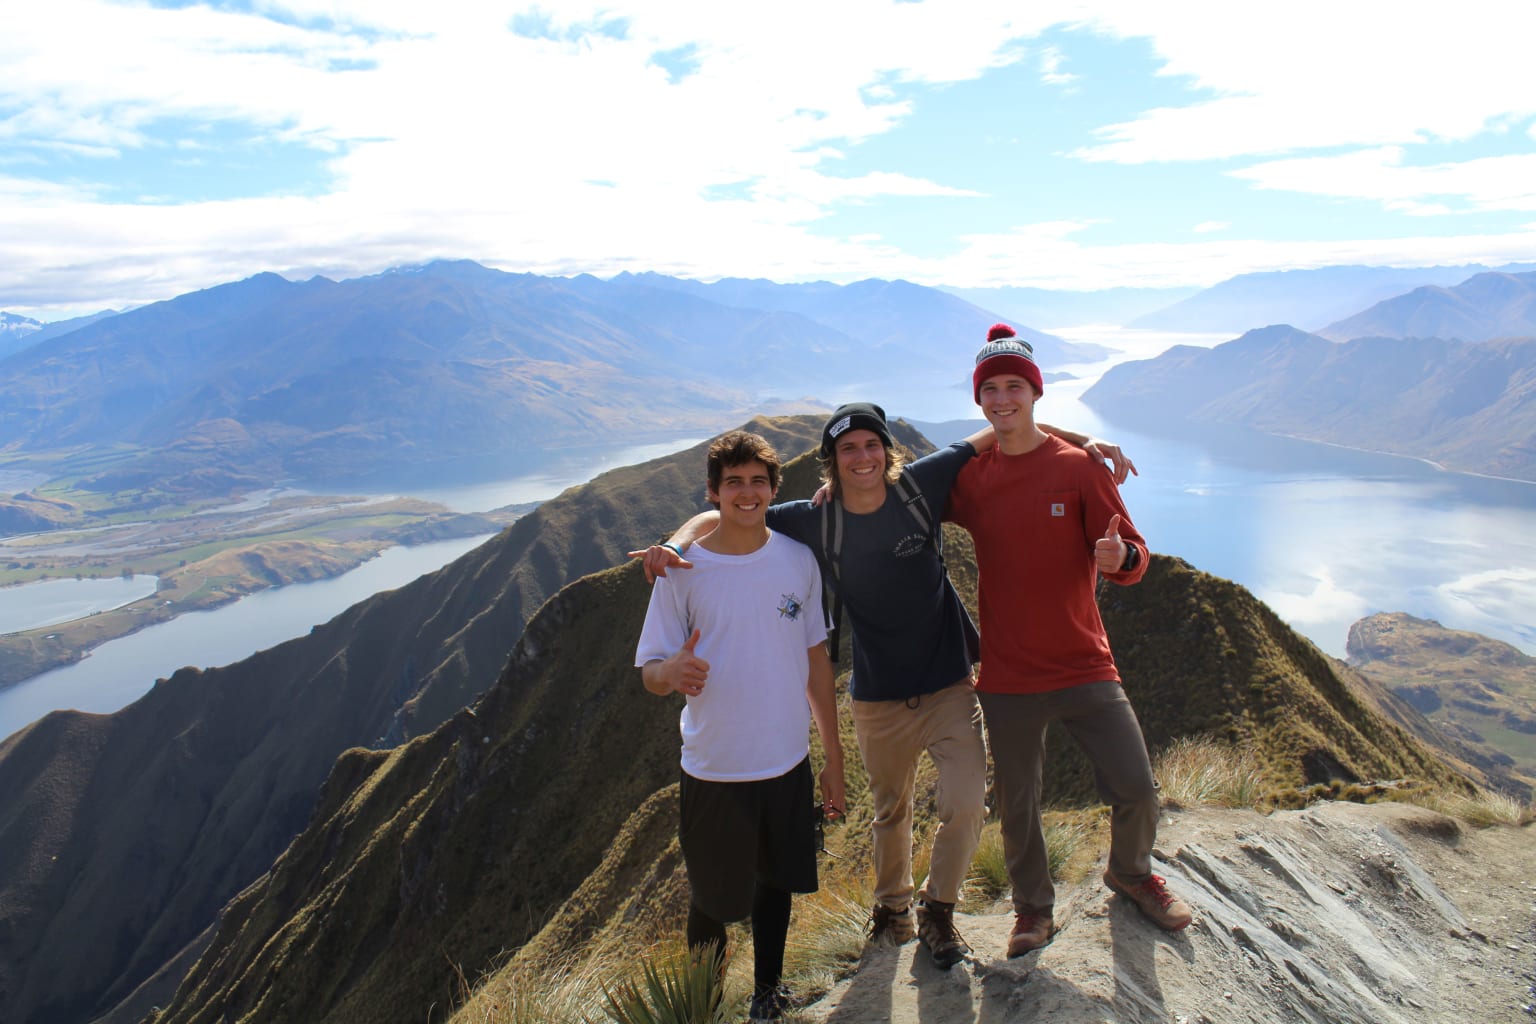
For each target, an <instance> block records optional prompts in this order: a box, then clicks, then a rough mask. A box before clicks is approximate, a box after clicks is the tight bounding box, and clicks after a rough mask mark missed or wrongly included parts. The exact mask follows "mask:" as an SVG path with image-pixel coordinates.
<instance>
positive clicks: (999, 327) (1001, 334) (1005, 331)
mask: <svg viewBox="0 0 1536 1024" xmlns="http://www.w3.org/2000/svg"><path fill="white" fill-rule="evenodd" d="M1011 337H1013V328H1012V327H1009V326H1008V325H1007V324H993V325H992V327H991V329H990V330H988V331H987V340H988V341H996V340H997V339H998V338H1011Z"/></svg>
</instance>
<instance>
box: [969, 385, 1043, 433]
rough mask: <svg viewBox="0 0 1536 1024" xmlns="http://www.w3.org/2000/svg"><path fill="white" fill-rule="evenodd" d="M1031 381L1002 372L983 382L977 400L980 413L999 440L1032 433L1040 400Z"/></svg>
mask: <svg viewBox="0 0 1536 1024" xmlns="http://www.w3.org/2000/svg"><path fill="white" fill-rule="evenodd" d="M1039 397H1040V396H1039V395H1037V394H1035V387H1034V385H1033V384H1031V383H1030V382H1029V380H1028V378H1025V377H1021V376H1019V375H1018V374H1016V373H999V374H996V375H995V376H992V377H988V378H987V379H986V380H984V381H982V382H981V388H980V389H979V390H978V392H977V400H978V401H979V402H980V403H981V412H982V415H984V416H985V417H986V418H987V422H988V423H990V424H992V429H993V430H996V431H997V434H998V436H999V437H1005V436H1008V435H1010V434H1017V433H1019V432H1021V431H1033V430H1034V427H1035V402H1036V400H1038V399H1039Z"/></svg>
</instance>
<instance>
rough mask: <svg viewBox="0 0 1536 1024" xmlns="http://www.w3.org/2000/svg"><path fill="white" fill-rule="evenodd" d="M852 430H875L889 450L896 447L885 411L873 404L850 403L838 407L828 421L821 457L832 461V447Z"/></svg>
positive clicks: (822, 440) (822, 433)
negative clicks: (887, 423) (886, 422)
mask: <svg viewBox="0 0 1536 1024" xmlns="http://www.w3.org/2000/svg"><path fill="white" fill-rule="evenodd" d="M850 430H873V431H874V432H875V433H876V434H879V435H880V440H881V441H883V442H885V446H886V447H887V448H894V447H895V446H896V443H895V442H894V441H892V440H891V428H890V427H888V426H886V425H885V410H884V409H882V408H880V407H879V406H878V405H875V404H874V403H873V402H849V403H848V404H847V405H842V406H838V409H837V411H836V412H834V413H833V414H832V418H831V419H829V420H827V425H826V426H825V427H823V428H822V431H821V457H822V458H824V459H830V458H831V457H832V446H833V445H834V444H836V443H837V439H838V438H839V437H841V436H842V435H843V434H846V433H847V432H848V431H850Z"/></svg>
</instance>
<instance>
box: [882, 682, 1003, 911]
mask: <svg viewBox="0 0 1536 1024" xmlns="http://www.w3.org/2000/svg"><path fill="white" fill-rule="evenodd" d="M853 724H854V729H855V731H856V732H857V734H858V738H859V752H860V754H861V755H862V756H863V758H864V768H865V770H866V771H867V772H868V773H869V791H870V795H871V797H872V798H873V799H874V805H875V821H874V826H873V830H874V847H875V849H874V861H875V902H877V903H881V904H884V905H885V906H887V907H889V908H890V909H892V910H904V909H906V907H907V906H908V905H910V904H911V902H912V892H913V884H912V788H913V784H914V780H915V778H916V775H917V759H918V757H919V756H920V755H921V754H922V753H923V751H925V750H926V751H927V752H928V756H929V757H931V758H932V759H933V763H934V766H935V767H936V768H937V769H938V773H939V781H938V791H937V793H936V799H937V803H938V816H939V828H938V831H937V832H936V833H934V837H933V854H932V858H931V860H930V864H929V868H928V878H927V881H926V882H925V883H924V884H923V892H922V893H921V894H920V897H921V898H923V899H932V900H937V901H940V902H943V903H954V902H956V901H957V900H958V899H959V896H960V884H961V883H962V882H964V881H965V877H966V875H967V873H969V871H970V869H971V857H972V856H973V855H974V854H975V853H976V843H977V842H978V840H979V839H980V838H981V825H982V821H983V819H985V818H986V816H987V746H986V740H985V738H984V734H983V732H982V725H981V706H980V704H978V703H977V701H976V691H975V688H974V687H973V686H972V685H971V681H970V680H969V679H967V680H965V681H964V682H961V683H956V684H955V685H954V686H951V687H948V688H946V689H943V690H940V691H939V692H937V693H929V694H924V695H923V696H922V697H921V698H916V697H914V698H913V699H912V702H910V703H909V702H907V701H900V700H867V701H866V700H856V701H854V702H853Z"/></svg>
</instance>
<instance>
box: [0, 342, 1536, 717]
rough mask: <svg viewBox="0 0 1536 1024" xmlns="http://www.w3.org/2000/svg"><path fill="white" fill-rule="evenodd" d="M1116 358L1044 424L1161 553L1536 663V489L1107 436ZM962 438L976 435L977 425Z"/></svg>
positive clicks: (268, 622)
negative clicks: (1070, 439) (1066, 433)
mask: <svg viewBox="0 0 1536 1024" xmlns="http://www.w3.org/2000/svg"><path fill="white" fill-rule="evenodd" d="M1058 333H1062V334H1064V335H1065V334H1068V333H1070V332H1066V331H1062V332H1058ZM1074 336H1075V337H1081V338H1084V339H1085V340H1095V341H1100V342H1102V343H1105V344H1109V345H1112V346H1114V347H1117V348H1118V349H1119V350H1120V351H1121V355H1120V356H1119V358H1120V359H1123V358H1125V357H1126V355H1134V356H1137V357H1141V356H1144V355H1152V354H1155V353H1156V352H1158V351H1161V350H1162V348H1163V347H1166V344H1167V343H1168V342H1170V341H1175V340H1176V341H1179V342H1182V343H1192V344H1204V345H1211V344H1216V343H1218V342H1220V341H1225V340H1228V339H1227V337H1226V336H1219V337H1218V336H1211V335H1207V336H1177V337H1171V336H1167V335H1155V334H1151V333H1150V332H1135V333H1131V332H1115V331H1110V330H1106V329H1082V330H1081V333H1078V334H1076V335H1074ZM1114 361H1116V360H1108V361H1106V364H1099V365H1096V366H1092V367H1068V368H1066V369H1067V370H1068V371H1070V372H1074V373H1076V374H1078V379H1074V380H1067V381H1050V382H1048V383H1047V385H1046V391H1045V397H1044V398H1043V399H1042V401H1041V404H1040V407H1039V416H1040V418H1041V419H1042V420H1045V421H1047V422H1051V423H1057V424H1059V425H1062V426H1066V427H1072V428H1074V429H1078V430H1084V431H1087V432H1090V433H1094V434H1097V435H1099V436H1103V437H1107V438H1109V439H1111V440H1114V441H1116V442H1118V443H1120V444H1121V445H1123V446H1124V447H1125V448H1126V450H1127V451H1128V452H1129V453H1130V455H1131V456H1132V458H1133V459H1135V461H1136V463H1137V466H1138V468H1139V469H1140V470H1141V475H1140V476H1139V477H1137V478H1133V479H1132V480H1131V481H1130V482H1129V483H1127V484H1126V486H1125V488H1124V495H1125V500H1126V504H1127V506H1128V508H1129V510H1130V513H1131V516H1132V518H1133V520H1134V521H1135V522H1136V525H1137V526H1138V528H1140V529H1141V531H1142V532H1143V533H1144V534H1145V535H1146V536H1147V538H1148V540H1149V541H1150V543H1151V546H1152V550H1153V551H1154V552H1155V553H1164V554H1171V555H1177V556H1179V557H1182V558H1184V559H1186V560H1187V561H1189V562H1190V563H1191V564H1193V565H1194V566H1196V567H1197V568H1199V569H1202V570H1204V571H1206V572H1210V573H1213V574H1215V575H1218V576H1223V577H1226V578H1228V579H1231V580H1235V581H1236V582H1238V583H1240V584H1242V585H1244V586H1245V587H1247V588H1248V589H1249V590H1251V591H1252V592H1253V593H1254V594H1255V595H1257V596H1258V597H1259V598H1260V599H1261V600H1263V601H1265V602H1266V603H1267V604H1269V605H1270V606H1271V607H1272V608H1273V609H1274V610H1275V611H1276V612H1277V613H1278V614H1279V615H1280V616H1281V617H1282V618H1283V619H1285V620H1286V621H1287V622H1289V623H1290V624H1291V625H1292V626H1293V627H1294V628H1296V629H1297V630H1298V631H1300V632H1301V633H1303V634H1304V635H1306V636H1307V637H1308V638H1310V639H1311V640H1312V641H1313V642H1314V643H1316V644H1317V645H1318V646H1319V647H1320V648H1322V649H1323V650H1324V651H1326V652H1328V653H1329V654H1332V655H1335V656H1338V657H1342V656H1343V654H1344V647H1345V641H1346V639H1347V636H1348V630H1349V626H1350V625H1351V624H1352V623H1353V622H1355V621H1356V620H1358V619H1360V618H1362V617H1363V616H1366V615H1369V614H1372V613H1373V612H1378V611H1403V612H1408V613H1409V614H1412V615H1416V616H1419V617H1421V618H1429V619H1435V620H1437V621H1439V622H1441V623H1442V624H1444V625H1446V626H1448V627H1451V628H1454V629H1465V630H1472V631H1475V632H1478V633H1483V634H1486V635H1488V636H1492V637H1495V638H1497V639H1500V640H1504V641H1506V642H1508V643H1511V644H1514V645H1515V646H1517V647H1519V648H1521V649H1522V650H1524V651H1525V652H1527V653H1536V534H1533V531H1532V530H1531V529H1530V524H1531V523H1533V522H1536V485H1531V484H1525V483H1515V482H1508V481H1500V480H1492V479H1486V478H1480V477H1471V476H1463V475H1458V474H1450V473H1443V472H1439V471H1437V470H1435V469H1434V468H1432V467H1430V466H1428V465H1426V464H1424V463H1420V462H1418V461H1416V460H1413V459H1405V458H1399V457H1395V456H1387V455H1376V454H1371V453H1366V452H1356V451H1351V450H1348V449H1343V448H1334V447H1330V446H1326V445H1318V444H1311V443H1307V442H1301V441H1290V440H1286V439H1283V438H1272V437H1265V436H1263V435H1259V434H1254V433H1252V432H1249V431H1244V430H1240V429H1230V428H1219V429H1213V430H1210V431H1208V432H1207V433H1205V434H1203V435H1198V436H1191V437H1182V438H1169V437H1153V436H1149V435H1147V434H1144V433H1140V432H1136V431H1132V430H1129V429H1127V428H1124V427H1120V426H1118V425H1115V424H1113V423H1109V422H1106V421H1105V420H1104V419H1103V418H1102V417H1100V416H1099V415H1098V414H1097V413H1095V412H1094V411H1093V410H1091V409H1089V408H1088V407H1087V406H1085V405H1083V404H1082V403H1081V401H1080V400H1079V398H1080V396H1081V394H1082V392H1083V391H1084V390H1085V389H1086V388H1087V386H1088V384H1089V383H1090V382H1091V380H1092V379H1095V378H1096V377H1097V374H1098V373H1099V372H1101V371H1102V369H1103V366H1104V365H1107V363H1110V362H1114ZM917 376H920V375H917V374H914V377H917ZM829 396H830V397H829V398H828V401H829V402H839V401H847V400H853V399H863V400H874V401H877V402H880V403H881V404H882V405H883V406H884V407H885V408H886V410H887V411H888V412H890V413H891V415H893V416H905V417H906V418H908V419H913V420H920V421H924V422H929V423H941V422H945V421H955V420H969V421H974V420H977V418H978V413H977V409H976V406H975V404H974V403H973V402H972V399H971V394H970V385H969V381H968V379H966V377H965V376H964V368H963V367H962V368H960V371H959V372H957V373H956V374H955V375H954V377H953V378H952V379H951V380H950V381H948V382H947V383H946V382H944V381H942V380H940V381H939V382H937V383H935V382H933V381H932V380H915V381H914V383H913V385H912V386H911V387H910V388H906V389H903V388H899V387H897V388H892V387H889V386H885V385H882V386H880V387H879V388H878V389H875V392H874V393H871V391H870V390H869V389H861V388H860V387H858V386H857V385H855V386H851V387H846V388H843V389H841V390H838V391H833V392H829ZM948 429H952V430H954V431H956V432H957V434H956V436H963V434H965V433H969V431H970V429H973V428H972V427H965V426H961V425H954V424H951V425H950V426H949V428H948ZM696 440H697V439H689V440H680V441H677V442H673V443H671V444H647V445H645V446H640V447H635V448H631V449H627V450H625V451H617V450H615V451H613V452H611V453H604V452H597V451H586V452H567V453H555V454H554V455H553V456H551V457H548V458H544V459H542V460H540V461H539V463H538V464H537V465H535V466H533V467H531V468H529V467H523V471H521V472H517V473H513V474H510V475H508V476H507V477H506V478H505V479H502V480H499V481H496V482H492V483H464V482H445V483H434V482H429V481H424V482H420V483H419V484H418V486H416V487H414V488H413V489H412V490H411V492H410V493H413V494H417V495H420V496H422V497H427V498H431V499H432V500H436V501H439V502H442V503H443V504H446V505H448V506H449V507H451V508H454V509H456V510H458V511H464V512H471V511H481V510H484V509H488V508H494V507H500V506H502V505H507V504H516V503H521V502H528V501H539V500H543V499H546V498H549V497H552V496H553V495H554V494H557V493H559V491H561V490H563V489H564V488H566V487H569V486H572V485H574V484H577V483H581V482H583V481H585V480H587V479H589V478H590V477H592V476H594V475H596V474H597V473H598V472H601V471H602V470H604V469H608V468H612V467H613V466H618V465H630V464H633V463H635V462H640V461H644V460H645V459H649V458H655V457H658V456H660V455H663V454H666V453H667V452H668V451H674V450H677V449H680V448H683V447H686V446H688V445H690V444H692V443H694V442H695V441H696ZM934 440H935V441H936V442H940V443H942V442H943V441H946V440H948V438H942V437H939V436H935V437H934ZM306 486H308V487H310V488H311V489H314V485H306ZM349 493H356V492H355V491H351V492H349ZM397 493H398V492H397ZM640 539H643V538H640ZM638 540H639V539H637V542H638ZM475 543H478V541H446V542H442V543H441V544H434V545H426V546H424V547H422V548H410V549H405V548H395V549H391V551H389V552H386V553H385V554H384V555H383V556H381V557H380V558H378V559H374V560H373V561H371V562H368V563H366V564H365V565H364V566H362V567H360V568H359V569H356V570H353V572H352V573H348V574H347V575H346V576H342V577H338V578H337V579H335V580H327V581H324V582H320V583H309V584H303V585H299V586H290V587H284V588H282V589H281V590H274V591H267V592H264V593H262V594H258V595H254V596H252V597H248V598H245V599H244V600H242V601H240V602H237V603H236V604H233V605H229V606H226V607H225V608H221V609H217V610H215V611H212V612H204V613H199V614H197V615H189V616H184V617H183V618H182V619H177V620H175V621H173V622H170V623H166V624H164V625H160V626H155V627H152V628H150V629H147V630H144V631H143V632H142V633H139V634H136V635H134V636H131V637H126V638H123V639H122V640H117V641H114V642H113V643H111V644H106V645H103V646H102V647H101V648H98V649H97V651H96V653H95V654H94V655H92V656H91V657H89V658H87V659H86V660H85V661H83V662H81V663H79V664H77V665H74V666H70V667H68V668H64V669H58V670H56V671H54V672H50V673H47V674H45V675H43V676H39V677H37V678H36V679H33V680H30V681H28V682H26V683H23V684H21V686H19V687H15V688H13V689H11V690H8V691H0V736H3V735H7V734H9V733H10V732H11V731H13V730H14V729H16V728H19V727H20V726H21V725H24V724H26V723H27V722H29V721H31V720H32V719H34V718H36V717H37V716H39V715H41V714H43V713H45V712H46V711H48V710H50V709H52V708H54V707H67V706H74V707H82V708H84V709H86V710H94V711H111V710H115V709H116V708H118V707H121V706H122V705H123V704H125V703H127V702H128V701H130V700H132V699H134V698H135V697H137V696H138V695H139V694H140V693H142V692H143V691H145V690H147V689H148V687H149V686H150V685H151V683H153V681H154V679H155V678H156V677H157V676H166V675H169V674H170V673H171V672H173V671H174V670H175V669H176V668H178V667H180V666H182V665H187V664H194V665H203V666H206V665H221V664H227V663H229V662H232V661H236V660H238V659H240V658H242V657H244V656H246V655H247V654H249V653H251V652H252V651H254V650H257V649H260V648H262V647H268V646H271V645H272V644H275V643H277V642H280V641H281V640H283V639H287V638H288V637H291V636H297V635H300V634H302V633H304V632H306V631H307V630H308V629H309V628H310V627H311V626H312V625H314V624H316V623H319V622H323V621H326V620H327V619H329V618H331V617H332V616H334V615H336V614H337V613H339V612H341V611H342V610H344V609H345V608H347V607H349V606H350V605H351V604H353V603H355V602H356V601H359V600H362V599H364V598H365V597H367V596H369V595H370V594H372V593H373V592H374V591H375V590H382V589H387V588H389V587H396V586H400V585H401V584H403V583H405V582H409V580H410V579H412V578H414V577H415V576H416V575H419V574H421V573H423V572H429V571H432V570H434V569H436V568H438V567H440V566H441V565H443V564H446V563H447V562H448V561H451V560H452V559H453V558H455V557H457V556H458V555H459V554H461V553H463V552H464V551H467V550H469V548H470V547H471V546H473V544H475ZM372 573H378V575H377V576H374V575H372ZM317 588H324V589H317ZM321 595H324V598H323V599H321Z"/></svg>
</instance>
